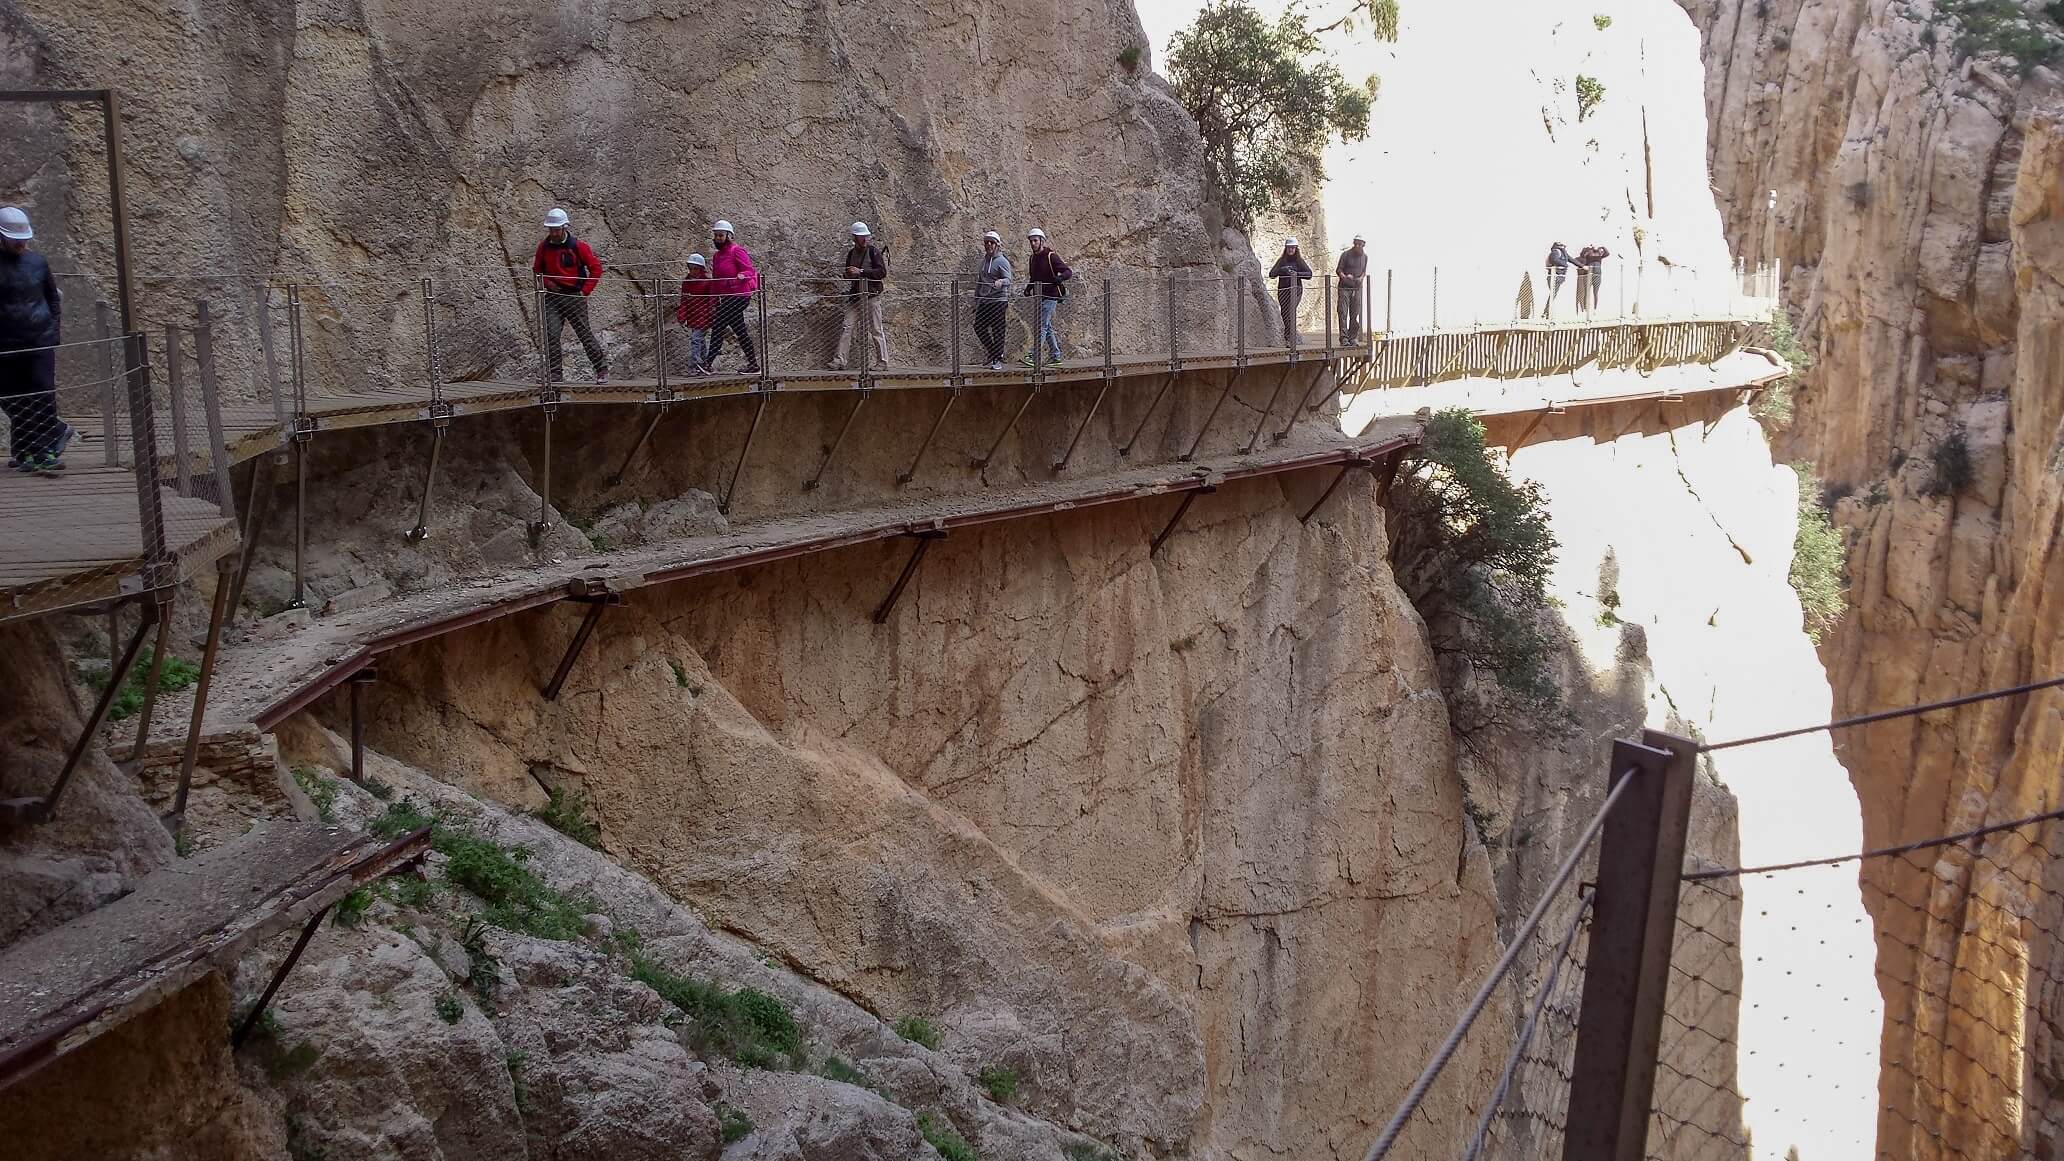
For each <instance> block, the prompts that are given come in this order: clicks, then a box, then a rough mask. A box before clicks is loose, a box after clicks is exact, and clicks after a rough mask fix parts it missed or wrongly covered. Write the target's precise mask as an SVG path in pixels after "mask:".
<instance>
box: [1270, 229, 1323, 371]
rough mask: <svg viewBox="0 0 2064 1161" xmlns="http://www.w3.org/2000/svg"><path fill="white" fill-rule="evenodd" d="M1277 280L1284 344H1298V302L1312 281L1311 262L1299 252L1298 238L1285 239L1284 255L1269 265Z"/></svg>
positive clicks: (1272, 275) (1277, 296)
mask: <svg viewBox="0 0 2064 1161" xmlns="http://www.w3.org/2000/svg"><path fill="white" fill-rule="evenodd" d="M1268 276H1269V277H1270V278H1273V279H1275V280H1276V309H1277V310H1279V311H1281V312H1282V315H1283V345H1284V346H1286V347H1294V346H1296V345H1297V304H1298V302H1299V301H1300V300H1301V299H1303V298H1304V284H1305V283H1307V282H1309V281H1311V276H1312V269H1311V263H1309V262H1306V261H1305V260H1304V255H1302V254H1300V253H1298V252H1297V239H1295V238H1285V239H1283V255H1282V257H1280V258H1277V259H1276V264H1275V265H1274V266H1271V267H1269V272H1268Z"/></svg>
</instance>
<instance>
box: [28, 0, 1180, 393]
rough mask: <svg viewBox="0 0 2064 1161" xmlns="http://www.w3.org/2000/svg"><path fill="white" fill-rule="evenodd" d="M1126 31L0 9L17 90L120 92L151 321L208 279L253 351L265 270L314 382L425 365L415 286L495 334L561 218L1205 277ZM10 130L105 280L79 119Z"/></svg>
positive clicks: (652, 6)
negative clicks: (299, 289) (297, 292)
mask: <svg viewBox="0 0 2064 1161" xmlns="http://www.w3.org/2000/svg"><path fill="white" fill-rule="evenodd" d="M1142 41H1143V36H1142V34H1141V33H1140V32H1139V25H1138V20H1137V18H1136V17H1135V16H1134V15H1133V12H1132V8H1131V5H1130V4H1128V3H1125V2H1124V0H1092V2H1090V3H1087V4H1062V3H1057V2H1053V0H1039V2H1036V3H1022V4H1020V3H1013V4H982V3H975V2H972V0H933V2H927V3H924V4H919V5H898V6H894V7H891V8H882V7H880V6H872V5H871V6H853V5H840V4H795V5H787V6H780V5H776V6H771V7H770V6H766V5H752V4H716V5H709V4H702V3H692V2H689V0H581V2H578V3H571V4H555V5H550V6H547V7H542V8H534V9H532V8H526V9H524V10H522V11H521V12H520V13H512V12H506V11H503V10H502V9H500V8H498V7H497V6H496V5H492V4H486V3H473V2H463V3H431V2H427V0H402V2H377V3H362V4H354V3H343V4H315V5H308V4H301V5H280V4H271V3H241V2H239V3H224V4H202V5H193V6H188V7H184V8H181V9H179V10H177V11H176V12H167V13H159V12H145V11H142V10H139V9H137V8H135V7H134V6H133V5H129V4H124V3H118V2H109V3H101V2H98V0H94V2H90V3H84V4H80V3H69V2H58V3H46V2H44V0H27V2H25V3H19V4H10V5H8V6H7V7H6V8H5V9H0V60H4V61H5V62H7V63H6V64H5V65H0V72H4V75H5V76H6V78H7V80H8V82H9V84H10V87H15V88H78V87H85V86H97V85H108V84H112V85H116V86H119V87H121V88H122V89H123V90H124V91H125V94H126V96H127V98H128V101H129V103H128V106H127V109H128V113H127V119H126V133H127V147H128V157H129V166H130V169H129V178H130V188H129V197H130V199H131V203H132V207H131V212H132V232H133V235H134V242H135V250H134V255H135V262H136V265H137V269H138V271H139V274H140V276H141V286H142V289H143V294H142V304H141V305H142V309H143V310H144V311H145V312H146V314H145V317H146V318H147V319H180V320H184V319H185V318H187V317H189V314H190V309H191V306H190V304H191V301H192V299H194V298H196V297H200V296H202V295H212V296H214V298H215V299H216V300H217V305H218V310H219V311H220V310H221V309H223V304H224V303H229V304H234V306H233V308H232V313H231V315H230V317H229V322H230V324H231V327H232V328H233V329H236V330H237V331H238V333H239V336H240V337H241V338H244V339H247V338H248V337H249V333H250V330H251V328H250V326H249V325H248V324H249V323H250V319H249V318H248V317H246V316H247V314H248V304H249V301H250V294H251V290H250V285H249V284H248V283H238V282H235V281H233V280H232V277H231V276H234V275H238V274H248V273H252V272H264V271H279V272H283V277H284V278H285V279H287V280H293V281H302V282H305V283H308V284H309V288H308V290H307V292H306V296H307V298H308V300H309V302H310V308H311V315H312V317H311V334H310V343H311V346H312V349H313V352H314V356H315V359H316V361H317V365H316V366H315V368H314V370H315V371H316V372H317V373H318V376H319V379H320V380H321V381H322V382H321V383H320V384H319V386H322V385H327V389H329V390H341V389H348V388H351V387H354V386H356V384H354V383H352V382H350V381H349V380H348V379H347V380H346V381H344V382H335V377H336V376H342V375H349V376H352V377H358V376H362V375H364V374H367V373H377V372H378V371H380V370H381V369H384V368H386V367H387V366H388V365H389V364H392V365H393V367H395V368H396V369H398V370H401V371H406V372H410V373H419V372H420V371H421V369H422V368H421V349H420V339H419V337H418V334H419V328H420V325H421V317H422V306H421V303H420V301H418V300H417V299H416V298H414V297H412V296H415V295H417V290H416V286H417V280H418V279H419V278H420V277H422V276H423V275H425V274H435V275H437V276H439V277H449V278H451V279H453V280H455V281H454V286H455V287H456V288H457V289H455V290H454V292H453V293H454V295H455V296H457V297H460V298H464V299H466V300H468V301H469V303H470V304H474V305H469V308H468V309H469V312H470V313H468V314H467V315H466V316H465V318H464V319H463V320H461V321H462V322H464V323H466V324H468V325H470V326H472V327H473V328H475V329H476V330H477V331H479V332H480V333H479V334H478V335H477V338H478V340H479V343H480V344H481V347H482V349H483V350H485V349H486V348H488V347H492V346H495V345H497V344H496V343H495V342H493V341H491V340H494V339H496V337H497V336H499V337H500V339H502V340H507V341H509V342H513V341H514V340H516V339H517V338H519V337H520V336H521V335H522V334H523V324H522V321H521V320H522V317H523V315H522V304H521V301H520V298H521V296H520V291H521V290H523V289H526V288H528V286H529V275H528V270H529V265H530V260H531V250H532V247H533V246H534V245H535V243H536V241H537V237H538V229H537V223H538V219H539V217H540V215H541V214H542V213H543V212H544V210H545V209H546V208H547V207H549V206H553V205H563V206H564V207H565V208H566V209H567V210H568V211H569V212H570V213H572V215H573V217H574V221H575V227H576V230H577V232H578V233H579V234H580V235H581V236H582V237H583V238H585V239H586V240H587V241H589V242H590V243H592V244H593V245H594V246H595V247H596V249H597V250H598V251H600V252H601V253H602V254H603V255H604V256H605V258H607V259H609V260H611V261H614V262H617V263H623V262H627V261H635V260H648V261H662V260H663V261H666V262H667V269H668V270H671V271H675V272H676V277H678V270H679V269H680V260H681V259H684V258H685V257H686V256H687V254H688V253H689V252H690V251H692V250H705V249H707V246H708V241H709V237H708V225H709V223H710V222H712V221H714V220H716V219H718V218H729V219H730V220H732V221H733V222H734V223H735V224H736V225H737V226H738V228H739V230H740V234H739V240H740V241H741V242H744V243H745V244H746V245H747V246H748V247H749V248H750V249H752V251H753V252H754V254H755V256H756V257H757V258H758V260H759V262H760V264H761V266H762V267H763V268H764V269H767V270H769V271H774V272H779V273H781V274H782V275H783V276H785V277H789V278H793V277H794V276H797V275H801V274H804V273H821V272H823V271H825V270H826V269H828V268H831V267H833V265H834V263H835V261H836V259H837V257H838V256H839V254H840V253H841V252H842V249H843V246H844V243H845V237H846V233H845V232H846V227H847V225H848V224H849V223H850V222H851V221H852V220H853V219H856V218H858V219H863V220H866V221H868V222H870V223H873V224H874V227H875V230H876V233H877V235H878V236H879V237H880V238H882V239H883V240H885V241H887V242H889V243H891V244H892V246H893V249H894V254H895V260H896V267H897V269H898V270H899V272H903V273H907V274H916V273H917V272H921V271H942V270H945V271H950V270H955V269H961V268H963V267H967V266H968V265H969V263H970V262H971V260H972V256H973V255H975V254H977V253H978V252H979V249H980V234H981V231H982V230H983V229H985V228H995V229H999V230H1001V231H1003V232H1004V234H1005V236H1006V237H1012V236H1014V235H1015V236H1020V237H1021V236H1022V233H1023V230H1024V228H1025V227H1027V226H1031V225H1040V226H1043V227H1044V228H1045V229H1047V230H1048V231H1049V232H1050V233H1051V234H1052V235H1053V237H1054V238H1055V239H1056V244H1057V245H1059V246H1061V247H1062V248H1063V250H1064V252H1065V253H1066V254H1068V255H1069V257H1070V258H1071V259H1076V258H1079V259H1083V260H1087V261H1089V262H1091V263H1093V264H1094V265H1096V266H1099V267H1106V268H1117V269H1121V270H1122V269H1125V268H1144V267H1157V268H1169V267H1180V266H1185V265H1191V264H1195V263H1208V262H1209V261H1210V260H1211V259H1212V258H1213V256H1214V254H1215V252H1216V249H1215V248H1216V243H1217V239H1216V238H1215V237H1213V236H1209V235H1207V233H1206V232H1205V229H1204V224H1203V219H1202V217H1201V216H1200V204H1201V200H1202V192H1201V188H1202V187H1201V173H1202V166H1201V159H1200V154H1199V146H1198V143H1197V138H1196V131H1195V128H1194V126H1193V125H1192V124H1191V123H1190V122H1189V120H1188V118H1187V116H1186V115H1185V114H1183V112H1182V111H1181V109H1180V108H1179V107H1178V106H1177V105H1176V104H1175V102H1174V101H1173V100H1172V99H1171V98H1170V97H1169V96H1168V95H1167V93H1166V92H1165V90H1164V89H1163V88H1162V86H1161V84H1160V82H1159V81H1158V80H1157V79H1155V78H1153V77H1151V75H1150V74H1148V73H1147V72H1146V70H1145V69H1144V68H1140V69H1138V70H1127V69H1126V68H1125V67H1123V66H1122V65H1121V64H1119V63H1118V61H1117V57H1118V54H1119V53H1120V52H1121V51H1122V50H1123V49H1124V48H1126V47H1127V46H1128V45H1134V44H1139V43H1141V42H1142ZM4 116H5V118H6V120H4V121H0V125H4V126H5V128H6V133H5V136H6V137H7V139H8V140H10V141H20V142H23V143H25V145H26V147H25V148H21V149H15V150H10V151H9V156H8V157H7V158H5V159H4V160H0V196H4V197H5V198H6V199H7V200H16V199H19V200H21V201H23V202H24V204H26V205H28V207H29V208H30V209H31V210H32V212H34V213H35V214H36V215H37V216H38V218H39V225H38V232H39V237H40V238H42V239H43V240H44V244H45V245H46V246H47V247H48V248H50V249H52V250H53V251H54V252H55V253H56V256H57V258H58V262H57V265H58V266H59V268H61V269H83V270H86V271H88V272H90V273H92V274H94V275H95V276H96V278H97V281H96V286H97V289H98V292H99V293H100V294H102V295H103V296H105V297H108V298H110V299H112V298H113V294H112V277H113V269H114V263H113V253H112V248H111V243H110V241H109V239H108V238H107V236H106V225H105V223H106V221H107V215H106V182H105V174H104V170H103V169H102V168H100V167H101V165H102V161H101V153H100V151H99V143H98V138H97V121H91V120H90V119H87V118H80V119H78V120H76V121H74V120H71V119H70V115H69V114H67V115H66V119H65V120H59V117H58V115H57V114H54V113H49V112H46V111H42V110H28V111H24V110H19V109H13V110H9V111H7V112H6V113H5V114H4ZM509 265H513V266H515V267H516V268H517V271H516V272H514V273H512V272H510V271H508V270H505V269H503V267H505V266H509ZM651 274H652V272H651V271H647V272H646V276H647V277H650V276H651ZM611 278H612V284H611V286H612V290H611V292H612V293H615V294H618V296H619V297H621V296H622V293H627V291H628V284H623V285H622V286H621V287H620V288H619V287H618V285H617V283H616V282H615V278H616V276H615V275H612V276H611ZM598 321H601V320H598ZM447 325H453V324H452V320H447ZM605 338H606V336H605ZM450 357H451V358H452V360H453V366H452V367H451V368H450V370H449V372H448V373H454V374H456V373H461V372H466V371H469V370H480V369H483V367H471V366H466V365H463V364H466V363H468V362H469V361H471V362H479V359H477V358H473V357H472V353H471V352H468V351H465V350H461V351H456V352H454V353H453V354H452V355H451V356H450ZM483 366H484V365H483ZM235 386H237V387H238V388H239V389H243V388H245V387H247V386H248V384H246V383H243V382H241V381H240V382H238V383H237V384H235Z"/></svg>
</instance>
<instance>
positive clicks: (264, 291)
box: [252, 283, 288, 445]
mask: <svg viewBox="0 0 2064 1161" xmlns="http://www.w3.org/2000/svg"><path fill="white" fill-rule="evenodd" d="M252 297H253V298H254V299H255V300H256V301H257V303H258V348H259V350H260V351H261V352H262V353H263V354H264V356H265V386H266V390H267V391H269V392H270V393H271V395H272V418H273V420H274V421H275V422H277V423H278V424H279V438H280V443H281V444H282V445H284V444H285V443H286V442H287V432H288V427H287V401H286V397H285V396H284V395H282V394H281V393H280V378H279V352H278V349H277V348H276V347H275V346H274V345H273V341H272V287H270V286H267V285H265V284H264V283H260V284H259V285H258V286H257V288H256V289H255V291H254V292H253V294H252Z"/></svg>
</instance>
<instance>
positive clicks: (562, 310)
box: [545, 290, 609, 383]
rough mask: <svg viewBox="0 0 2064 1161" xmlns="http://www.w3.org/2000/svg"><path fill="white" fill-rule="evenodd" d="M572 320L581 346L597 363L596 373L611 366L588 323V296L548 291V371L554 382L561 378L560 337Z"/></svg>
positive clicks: (546, 361) (574, 331)
mask: <svg viewBox="0 0 2064 1161" xmlns="http://www.w3.org/2000/svg"><path fill="white" fill-rule="evenodd" d="M567 323H572V324H573V335H574V337H575V338H577V339H579V340H580V345H581V349H583V350H585V351H587V353H588V362H590V363H592V364H594V367H595V373H596V374H598V375H599V374H601V373H602V372H603V371H605V370H607V369H608V367H609V363H608V360H606V359H604V358H603V357H602V344H601V343H598V342H596V341H595V330H594V328H593V327H590V326H589V325H588V300H587V298H586V297H585V296H583V295H579V294H561V293H556V292H553V291H549V290H548V291H546V292H545V371H546V373H547V374H548V375H550V376H551V379H552V381H553V382H554V383H557V382H558V381H559V380H560V378H561V372H560V360H559V338H560V335H561V333H562V332H563V331H564V330H565V328H566V324H567Z"/></svg>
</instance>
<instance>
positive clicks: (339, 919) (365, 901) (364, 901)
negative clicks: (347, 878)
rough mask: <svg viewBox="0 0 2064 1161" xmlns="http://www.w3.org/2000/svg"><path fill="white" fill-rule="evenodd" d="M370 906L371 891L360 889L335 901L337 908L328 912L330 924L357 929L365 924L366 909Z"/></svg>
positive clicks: (371, 903)
mask: <svg viewBox="0 0 2064 1161" xmlns="http://www.w3.org/2000/svg"><path fill="white" fill-rule="evenodd" d="M372 905H373V889H372V888H371V887H360V888H358V889H357V890H355V891H353V892H352V893H351V894H349V895H346V896H344V897H343V898H342V899H339V900H337V906H336V907H335V908H334V909H332V910H331V912H330V922H331V923H334V924H336V925H337V926H339V927H357V926H358V925H359V924H361V923H363V922H365V913H366V908H368V907H371V906H372Z"/></svg>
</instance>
